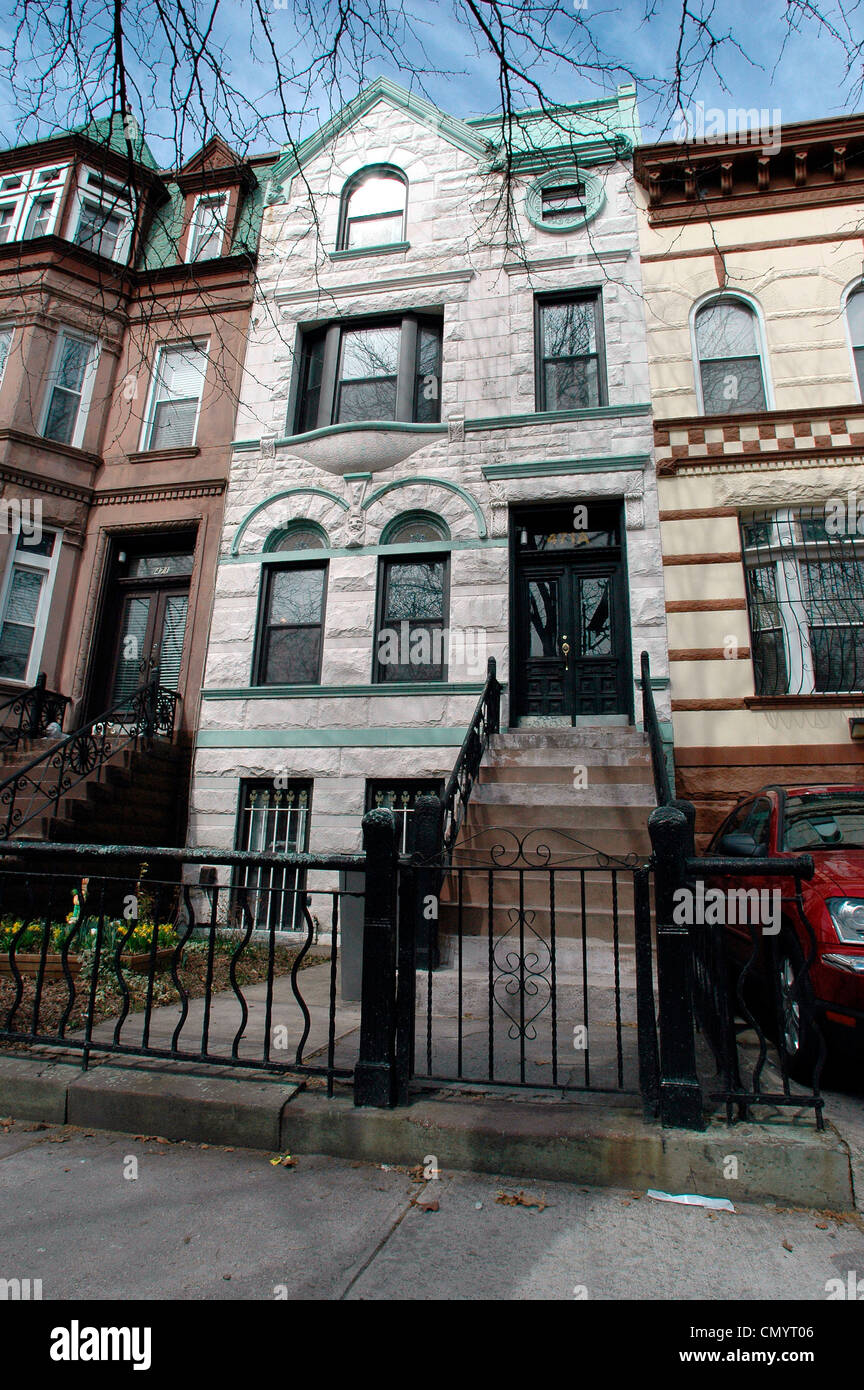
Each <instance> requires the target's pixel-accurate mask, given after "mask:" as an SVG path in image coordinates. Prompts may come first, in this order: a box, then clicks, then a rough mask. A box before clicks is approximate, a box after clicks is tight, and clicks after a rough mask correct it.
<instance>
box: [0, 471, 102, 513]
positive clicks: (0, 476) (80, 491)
mask: <svg viewBox="0 0 864 1390" xmlns="http://www.w3.org/2000/svg"><path fill="white" fill-rule="evenodd" d="M0 480H2V481H3V482H4V483H15V484H16V485H17V486H18V487H26V488H29V489H30V491H31V492H44V493H45V495H46V496H50V497H65V498H66V499H67V500H68V501H70V502H84V503H85V504H86V505H88V506H89V505H90V504H91V503H92V501H93V489H92V488H86V487H75V485H74V484H73V483H63V482H60V480H59V479H57V478H46V477H45V476H44V475H43V474H39V473H27V472H25V471H24V470H22V469H19V468H10V467H9V466H8V465H7V464H5V463H0Z"/></svg>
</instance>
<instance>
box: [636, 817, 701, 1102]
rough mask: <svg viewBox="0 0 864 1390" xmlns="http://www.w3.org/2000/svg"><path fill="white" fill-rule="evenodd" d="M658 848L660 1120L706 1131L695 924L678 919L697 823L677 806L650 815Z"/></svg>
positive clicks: (656, 849) (656, 897) (656, 863)
mask: <svg viewBox="0 0 864 1390" xmlns="http://www.w3.org/2000/svg"><path fill="white" fill-rule="evenodd" d="M648 831H649V834H650V836H651V844H652V846H653V849H654V865H655V879H654V885H655V886H654V892H655V899H656V905H657V985H658V995H659V1004H660V1119H661V1121H662V1123H663V1124H664V1125H671V1126H674V1127H676V1128H678V1129H704V1127H705V1120H704V1115H703V1110H702V1088H701V1086H700V1084H699V1078H698V1076H697V1074H696V1043H695V1036H694V1026H693V983H692V945H691V940H690V927H689V926H687V925H678V924H676V923H675V921H674V913H673V909H674V894H675V890H676V889H678V888H682V887H685V886H686V879H687V870H686V863H687V858H688V849H689V847H690V843H691V836H692V827H691V825H690V823H689V821H688V817H687V816H686V815H685V813H684V811H683V810H681V809H680V808H679V807H676V806H658V807H657V809H656V810H655V811H652V812H651V815H650V816H649V818H648Z"/></svg>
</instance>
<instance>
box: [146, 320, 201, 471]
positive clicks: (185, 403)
mask: <svg viewBox="0 0 864 1390" xmlns="http://www.w3.org/2000/svg"><path fill="white" fill-rule="evenodd" d="M206 372H207V344H206V343H178V344H176V345H173V344H172V345H167V344H166V345H165V346H163V347H161V348H160V349H159V351H158V354H157V357H156V370H155V372H154V375H153V385H152V387H151V393H150V405H149V408H148V412H147V420H146V423H145V430H144V444H143V447H144V448H145V449H182V448H187V447H188V446H190V445H192V444H194V443H195V435H196V433H197V429H198V415H199V411H200V408H201V395H202V393H203V390H204V377H205V375H206Z"/></svg>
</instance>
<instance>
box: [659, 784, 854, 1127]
mask: <svg viewBox="0 0 864 1390" xmlns="http://www.w3.org/2000/svg"><path fill="white" fill-rule="evenodd" d="M694 821H695V809H694V807H693V806H692V805H691V804H690V803H687V802H679V803H677V805H676V806H665V807H660V808H658V809H657V810H656V811H655V812H653V813H652V815H651V817H650V819H649V830H650V832H651V839H652V843H653V845H654V863H655V874H656V884H657V893H656V897H657V957H658V961H657V969H658V982H659V1013H660V1019H659V1033H660V1052H661V1106H660V1109H661V1115H662V1116H663V1117H664V1120H665V1122H667V1123H672V1124H685V1125H687V1126H689V1127H695V1128H698V1127H701V1125H702V1124H703V1122H704V1121H703V1111H704V1101H705V1100H709V1101H711V1102H713V1103H715V1104H720V1105H722V1106H723V1107H724V1109H725V1112H726V1118H727V1120H729V1121H730V1122H732V1121H733V1120H737V1119H754V1118H757V1115H756V1114H754V1109H753V1107H754V1106H755V1107H765V1106H767V1107H781V1108H788V1107H792V1108H795V1109H812V1110H813V1112H814V1114H815V1117H816V1123H817V1126H818V1127H819V1128H822V1124H823V1119H822V1111H823V1105H824V1102H823V1098H822V1095H821V1092H820V1081H821V1073H822V1067H823V1064H824V1061H825V1056H826V1048H825V1041H824V1038H823V1037H822V1033H821V1030H820V1027H819V1022H818V1017H817V1012H816V1010H815V1009H814V1008H813V1005H812V999H811V995H812V991H811V989H810V967H811V965H812V962H813V960H814V959H815V956H816V936H815V933H814V931H813V927H812V925H811V924H810V922H809V921H808V919H807V916H806V913H805V910H804V904H803V898H802V894H801V881H802V880H803V879H808V878H810V877H812V874H813V861H812V858H811V857H810V856H809V855H800V856H797V857H796V858H794V859H793V858H788V859H787V858H781V859H737V858H736V859H722V858H715V857H704V858H700V857H697V856H696V855H695V854H694V852H693V825H694ZM754 877H755V878H760V879H764V880H765V883H766V885H771V886H772V889H771V890H772V892H773V887H774V884H776V881H777V880H778V879H779V880H782V881H783V882H784V883H785V884H786V885H794V886H791V887H790V888H789V890H788V891H786V892H785V893H783V892H782V891H781V890H779V889H778V890H777V891H778V892H779V893H780V902H779V904H778V903H777V902H776V900H774V899H771V900H770V901H769V902H766V900H764V899H763V898H762V896H761V893H757V892H756V890H754V889H752V888H751V889H750V890H743V889H740V888H738V889H736V888H735V884H736V881H740V880H741V879H742V878H747V879H752V878H754ZM772 881H774V883H773V884H772ZM709 890H710V891H711V893H712V894H713V895H714V897H713V901H712V907H711V911H709V910H708V907H707V894H708V891H709ZM754 893H756V898H757V899H758V901H757V900H754V897H753V894H754ZM742 894H743V897H742V896H741V895H742ZM733 895H734V896H733ZM796 921H797V922H800V924H801V927H802V929H803V933H804V936H805V940H806V942H807V943H808V948H807V950H806V951H801V950H800V948H798V947H793V946H792V944H791V943H792V940H793V938H794V939H795V940H796V941H797V939H798V934H797V932H796V931H795V928H794V925H793V924H794V922H796ZM731 925H735V926H736V927H743V929H744V931H743V940H744V942H745V943H746V949H745V950H744V952H743V956H744V957H746V958H742V957H741V956H740V955H739V956H738V958H737V959H736V951H735V950H734V948H733V942H734V941H735V940H736V938H735V937H734V936H733V935H732V933H731V932H730V926H731ZM738 939H739V940H740V939H742V933H741V932H739V933H738ZM784 952H785V955H784V954H783V953H784ZM782 960H787V961H788V962H789V963H790V965H791V969H790V970H789V971H788V972H787V973H786V975H785V977H784V976H783V975H782V973H781V970H780V966H781V962H782ZM784 985H785V987H783V986H784ZM694 1021H695V1022H696V1023H698V1025H699V1027H700V1029H701V1031H702V1033H703V1035H704V1037H705V1039H706V1041H707V1044H708V1046H709V1049H710V1055H711V1063H710V1066H709V1068H708V1070H707V1072H706V1067H705V1065H704V1064H703V1065H700V1063H699V1062H698V1061H697V1055H696V1048H695V1039H694V1027H693V1025H694ZM793 1028H797V1030H798V1037H797V1042H796V1039H795V1038H794V1037H793V1036H792V1035H791V1033H790V1029H793ZM805 1030H806V1037H807V1043H806V1047H805V1046H803V1045H802V1040H803V1035H804V1032H805Z"/></svg>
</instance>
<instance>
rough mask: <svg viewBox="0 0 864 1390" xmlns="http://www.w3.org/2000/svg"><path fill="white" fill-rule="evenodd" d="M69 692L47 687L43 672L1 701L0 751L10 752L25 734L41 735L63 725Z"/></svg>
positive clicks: (30, 736)
mask: <svg viewBox="0 0 864 1390" xmlns="http://www.w3.org/2000/svg"><path fill="white" fill-rule="evenodd" d="M68 704H69V696H68V695H58V694H57V692H56V691H54V690H48V689H47V682H46V678H45V672H44V671H41V672H40V673H39V675H38V677H37V679H36V684H35V685H31V686H30V687H29V688H28V689H27V690H19V691H16V693H15V694H14V695H12V696H10V698H9V699H8V700H4V701H3V703H2V704H0V753H6V752H10V753H11V752H12V751H13V750H14V749H16V748H18V747H19V745H20V744H21V742H22V740H23V739H25V738H43V737H44V736H45V734H46V733H47V732H48V731H49V729H51V728H52V727H53V728H56V730H57V731H58V736H59V733H60V732H62V729H63V719H64V717H65V714H66V706H67V705H68Z"/></svg>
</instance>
